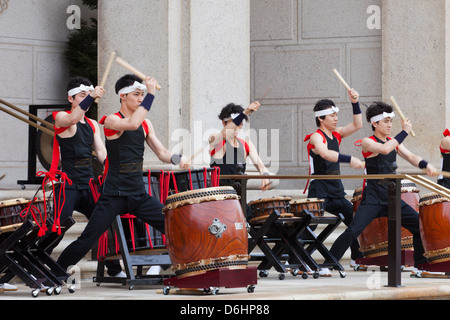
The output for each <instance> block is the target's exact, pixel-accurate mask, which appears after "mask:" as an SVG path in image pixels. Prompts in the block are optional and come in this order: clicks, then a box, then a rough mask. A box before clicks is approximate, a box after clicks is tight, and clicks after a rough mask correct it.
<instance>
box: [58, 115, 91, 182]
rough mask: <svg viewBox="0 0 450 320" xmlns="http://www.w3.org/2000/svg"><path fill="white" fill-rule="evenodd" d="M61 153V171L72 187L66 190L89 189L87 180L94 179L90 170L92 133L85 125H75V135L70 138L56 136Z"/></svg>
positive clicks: (79, 123)
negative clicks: (70, 181)
mask: <svg viewBox="0 0 450 320" xmlns="http://www.w3.org/2000/svg"><path fill="white" fill-rule="evenodd" d="M56 139H57V140H58V143H59V147H60V152H61V165H62V171H63V172H65V173H66V174H67V176H68V177H69V179H70V180H72V183H73V184H72V185H69V184H68V183H67V184H66V188H67V189H78V190H85V189H89V180H90V179H92V178H93V177H94V172H93V169H92V142H93V140H94V132H93V131H92V128H91V126H90V125H89V124H88V123H87V122H86V123H81V122H78V123H77V133H76V134H75V135H74V136H73V137H71V138H61V137H59V136H56Z"/></svg>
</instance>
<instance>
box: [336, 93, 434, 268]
mask: <svg viewBox="0 0 450 320" xmlns="http://www.w3.org/2000/svg"><path fill="white" fill-rule="evenodd" d="M394 116H395V114H394V112H393V108H392V106H390V105H388V104H385V103H382V102H377V103H374V104H372V105H371V106H370V107H369V108H368V109H367V113H366V117H367V121H368V122H369V123H370V124H371V125H372V130H373V131H374V135H373V136H371V137H369V138H365V139H363V141H362V148H363V156H364V158H365V159H366V170H367V174H392V173H395V169H394V163H395V162H396V159H397V154H398V155H400V156H401V157H402V158H404V159H405V160H407V161H408V162H409V163H411V164H412V165H413V166H415V167H419V168H421V169H426V171H427V174H428V175H430V176H433V175H435V173H436V169H435V168H434V167H433V166H432V165H431V164H429V163H427V162H426V161H425V160H423V159H422V158H420V157H419V156H417V155H415V154H413V153H412V152H411V151H409V150H408V149H406V147H405V146H404V145H403V144H402V143H403V141H404V140H405V139H406V137H407V136H408V135H409V132H410V131H411V129H412V126H411V122H410V121H409V120H408V119H406V120H405V121H402V129H403V130H402V131H401V132H400V133H399V134H397V135H396V136H395V137H394V138H393V139H391V138H389V135H390V134H391V130H392V119H393V118H394ZM380 182H381V181H380V180H377V179H368V180H367V184H366V186H365V187H364V190H363V195H362V199H361V203H360V204H359V206H358V210H357V211H356V213H355V216H354V218H353V221H352V222H351V223H350V225H349V226H348V228H347V229H346V230H345V231H344V233H342V234H341V235H340V236H339V237H338V239H337V240H336V241H335V243H334V244H333V246H332V247H331V250H330V252H331V253H332V254H333V255H334V257H335V258H336V259H338V260H340V259H341V258H342V256H343V255H344V253H345V251H346V250H347V248H348V247H349V246H350V244H351V243H352V242H353V241H355V240H356V239H357V237H358V236H359V235H360V234H361V232H362V231H363V230H364V229H365V228H366V227H367V226H368V225H369V224H370V223H371V222H372V220H374V219H375V218H377V217H387V212H388V206H387V205H388V190H387V185H386V184H382V183H380ZM401 214H402V219H401V222H402V226H403V227H404V228H406V229H407V230H409V231H410V232H411V233H412V234H413V246H414V260H415V265H416V266H418V265H419V264H422V263H425V262H426V258H425V257H424V256H423V253H424V248H423V246H422V241H421V238H420V229H419V214H418V213H417V211H416V210H414V209H413V208H412V207H411V206H409V205H408V204H407V203H406V202H405V201H403V200H402V201H401Z"/></svg>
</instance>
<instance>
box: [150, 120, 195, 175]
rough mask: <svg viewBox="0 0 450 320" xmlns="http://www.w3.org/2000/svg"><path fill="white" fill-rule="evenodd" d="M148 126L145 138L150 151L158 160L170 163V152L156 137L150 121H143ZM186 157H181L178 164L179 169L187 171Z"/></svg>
mask: <svg viewBox="0 0 450 320" xmlns="http://www.w3.org/2000/svg"><path fill="white" fill-rule="evenodd" d="M145 121H146V122H147V124H148V135H147V138H146V142H147V144H148V146H149V147H150V149H152V151H153V152H154V153H155V154H156V156H157V157H158V159H159V160H161V161H162V162H165V163H172V155H173V154H172V152H171V151H170V150H168V149H167V148H166V147H164V145H163V144H162V143H161V141H160V140H159V139H158V137H157V136H156V132H155V129H154V128H153V125H152V123H151V122H150V120H148V119H146V120H145ZM187 162H188V161H187V159H186V157H184V156H183V157H181V163H180V164H179V166H180V168H183V169H187V168H189V164H188V163H187Z"/></svg>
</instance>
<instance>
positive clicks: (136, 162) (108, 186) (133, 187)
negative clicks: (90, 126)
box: [103, 116, 146, 196]
mask: <svg viewBox="0 0 450 320" xmlns="http://www.w3.org/2000/svg"><path fill="white" fill-rule="evenodd" d="M122 117H123V116H122ZM144 144H145V133H144V129H143V127H142V125H141V126H140V127H139V128H138V129H137V130H136V131H124V132H123V133H122V135H121V136H120V138H118V139H115V140H106V150H107V152H108V172H107V174H106V179H105V182H104V183H103V194H105V195H109V196H130V195H140V194H143V193H146V191H145V186H144V180H143V178H142V170H143V161H144V151H145V145H144Z"/></svg>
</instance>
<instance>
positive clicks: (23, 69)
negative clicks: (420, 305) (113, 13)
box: [0, 0, 91, 189]
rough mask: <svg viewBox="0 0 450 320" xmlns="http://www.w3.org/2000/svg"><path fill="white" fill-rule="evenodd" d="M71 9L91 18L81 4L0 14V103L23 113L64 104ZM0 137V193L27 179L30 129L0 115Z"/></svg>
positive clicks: (53, 2)
mask: <svg viewBox="0 0 450 320" xmlns="http://www.w3.org/2000/svg"><path fill="white" fill-rule="evenodd" d="M2 3H3V1H2ZM70 5H78V6H80V8H81V9H82V11H81V17H82V18H83V19H86V20H88V19H89V16H90V15H91V12H90V11H89V10H84V9H83V8H82V5H81V0H46V1H33V0H20V1H19V0H10V1H9V2H8V7H7V9H6V10H4V11H3V12H2V13H1V14H0V68H1V80H0V82H1V85H0V98H2V99H3V100H6V101H8V102H10V103H12V104H14V105H16V106H18V107H20V108H22V109H24V110H26V111H28V106H29V105H33V104H37V105H41V104H59V103H62V104H64V103H65V102H66V101H67V94H66V92H65V91H66V84H67V81H68V71H67V65H66V61H65V57H64V50H65V48H64V46H65V42H66V41H67V36H68V35H69V34H70V32H71V30H69V29H68V28H67V19H68V18H69V16H70V14H67V8H68V7H69V6H70ZM47 115H48V112H46V111H43V112H42V113H41V114H39V116H40V117H42V118H45V117H46V116H47ZM22 116H23V115H22ZM0 136H1V137H2V138H1V139H0V150H1V152H0V176H1V175H3V174H5V173H6V177H5V178H4V179H3V180H2V181H0V189H6V188H17V180H27V178H28V177H27V167H28V125H27V124H26V123H24V122H22V121H20V120H17V119H15V118H13V117H12V116H10V115H7V114H6V113H3V112H0Z"/></svg>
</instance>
